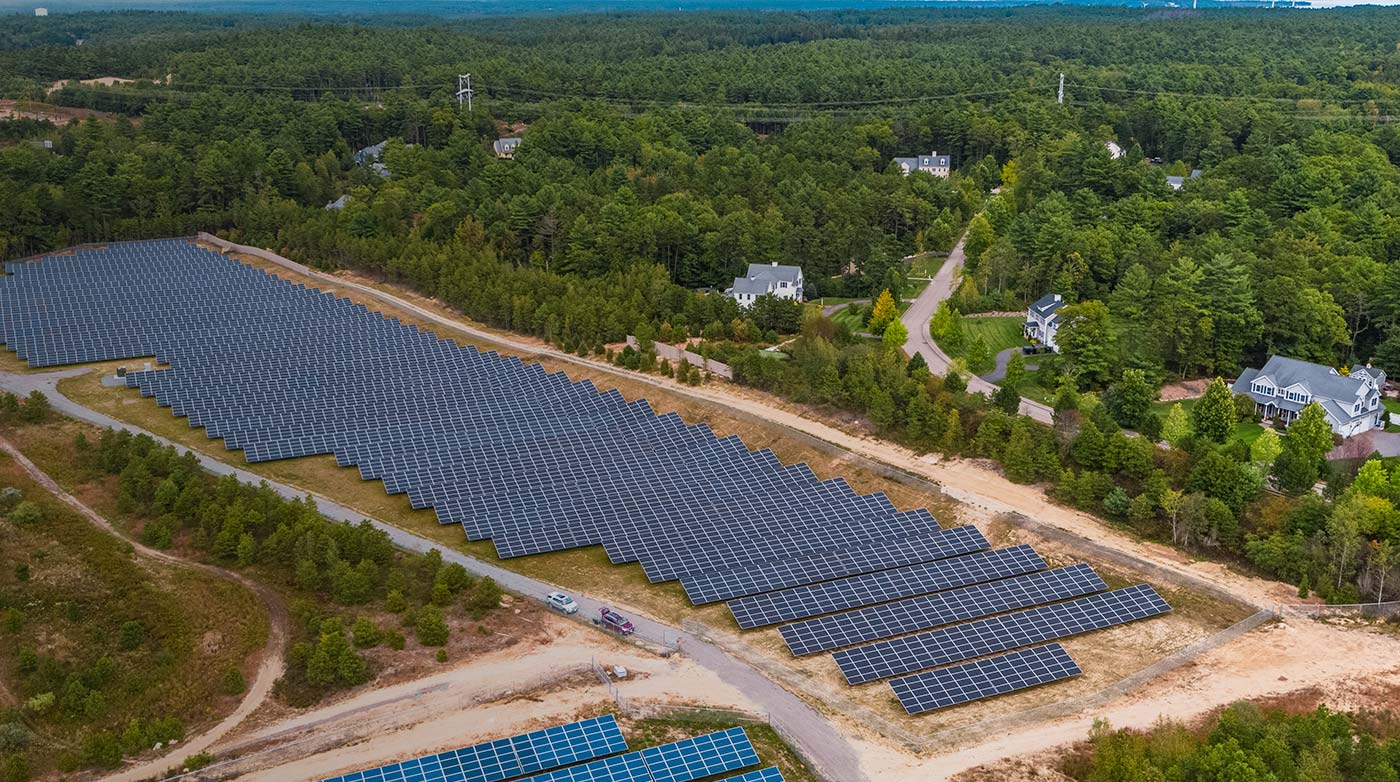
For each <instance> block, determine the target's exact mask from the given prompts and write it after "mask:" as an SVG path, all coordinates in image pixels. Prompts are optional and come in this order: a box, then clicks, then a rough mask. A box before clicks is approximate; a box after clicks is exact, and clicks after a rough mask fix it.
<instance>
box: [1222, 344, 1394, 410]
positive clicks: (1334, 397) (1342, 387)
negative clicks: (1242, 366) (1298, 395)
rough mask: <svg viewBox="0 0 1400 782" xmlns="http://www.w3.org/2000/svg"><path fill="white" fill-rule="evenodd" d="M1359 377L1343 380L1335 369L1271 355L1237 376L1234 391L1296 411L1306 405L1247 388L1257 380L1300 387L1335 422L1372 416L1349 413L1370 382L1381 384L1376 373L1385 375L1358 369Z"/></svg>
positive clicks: (1276, 385)
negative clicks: (1257, 365)
mask: <svg viewBox="0 0 1400 782" xmlns="http://www.w3.org/2000/svg"><path fill="white" fill-rule="evenodd" d="M1360 369H1361V370H1362V376H1361V377H1344V376H1342V375H1341V374H1340V373H1338V372H1337V371H1336V370H1335V369H1333V368H1331V367H1328V366H1323V365H1322V364H1314V363H1311V362H1308V361H1299V360H1298V359H1296V358H1288V357H1287V356H1270V357H1269V360H1268V362H1267V363H1265V364H1264V366H1263V367H1262V368H1260V369H1246V370H1245V371H1243V372H1241V373H1240V376H1239V378H1238V379H1236V380H1235V384H1234V386H1232V388H1231V390H1233V391H1234V392H1235V393H1237V394H1248V395H1249V396H1250V397H1252V398H1254V399H1255V400H1256V401H1258V402H1260V403H1261V404H1272V405H1274V406H1275V407H1278V408H1280V409H1282V410H1289V411H1292V412H1295V413H1296V412H1298V411H1300V410H1302V409H1303V408H1304V407H1305V406H1306V405H1305V404H1303V403H1301V402H1294V401H1291V400H1289V399H1288V398H1287V397H1281V396H1267V397H1266V396H1263V395H1261V394H1256V393H1254V392H1253V391H1252V390H1251V389H1250V386H1252V385H1253V384H1254V381H1255V380H1257V379H1259V378H1261V377H1262V378H1267V379H1268V380H1269V381H1270V383H1272V384H1273V385H1274V387H1276V388H1280V389H1286V388H1290V387H1292V386H1295V385H1296V386H1301V387H1302V388H1304V389H1305V390H1306V391H1307V393H1308V395H1309V396H1310V397H1312V400H1311V401H1314V402H1317V403H1318V404H1320V405H1322V408H1323V409H1324V410H1326V411H1327V413H1328V414H1329V415H1331V416H1332V417H1333V418H1334V419H1336V420H1337V421H1351V420H1354V419H1356V418H1360V417H1362V416H1366V415H1371V414H1372V411H1371V410H1369V409H1368V410H1363V411H1361V412H1360V413H1352V412H1351V406H1352V405H1353V404H1355V402H1356V400H1358V399H1361V398H1364V397H1365V396H1367V395H1368V394H1369V393H1370V391H1371V381H1375V382H1376V383H1377V385H1379V384H1380V383H1383V382H1384V380H1383V379H1377V378H1376V377H1375V376H1376V375H1377V374H1379V375H1381V376H1382V378H1383V376H1384V374H1385V373H1383V372H1380V371H1379V370H1374V369H1369V370H1368V369H1367V368H1366V367H1360Z"/></svg>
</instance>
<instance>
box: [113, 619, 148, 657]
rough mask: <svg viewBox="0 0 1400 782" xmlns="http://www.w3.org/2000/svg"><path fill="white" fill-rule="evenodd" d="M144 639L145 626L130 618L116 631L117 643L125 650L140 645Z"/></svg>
mask: <svg viewBox="0 0 1400 782" xmlns="http://www.w3.org/2000/svg"><path fill="white" fill-rule="evenodd" d="M145 640H146V626H145V625H143V624H141V623H140V622H137V621H135V620H132V621H130V622H126V623H124V624H123V625H122V627H121V630H119V631H117V643H118V644H119V645H120V646H121V648H122V649H123V650H125V651H128V652H129V651H131V650H132V649H135V648H136V647H138V646H140V645H141V644H142V643H144V642H145Z"/></svg>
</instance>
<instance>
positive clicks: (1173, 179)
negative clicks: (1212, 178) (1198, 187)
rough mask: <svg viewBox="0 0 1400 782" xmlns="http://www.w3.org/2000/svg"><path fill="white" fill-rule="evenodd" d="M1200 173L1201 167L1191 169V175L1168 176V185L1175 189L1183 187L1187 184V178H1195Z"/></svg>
mask: <svg viewBox="0 0 1400 782" xmlns="http://www.w3.org/2000/svg"><path fill="white" fill-rule="evenodd" d="M1200 175H1201V170H1200V169H1199V168H1193V169H1191V175H1190V176H1169V177H1167V187H1170V188H1171V189H1173V190H1180V189H1181V188H1183V187H1185V186H1186V180H1188V179H1195V178H1196V177H1199V176H1200Z"/></svg>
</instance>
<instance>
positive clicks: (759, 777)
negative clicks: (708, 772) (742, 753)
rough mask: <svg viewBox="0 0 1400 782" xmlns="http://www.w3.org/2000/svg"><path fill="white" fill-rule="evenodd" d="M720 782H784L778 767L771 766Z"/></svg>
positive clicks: (726, 778)
mask: <svg viewBox="0 0 1400 782" xmlns="http://www.w3.org/2000/svg"><path fill="white" fill-rule="evenodd" d="M720 782H783V774H782V772H781V771H779V770H778V767H777V766H769V767H768V768H761V769H759V770H757V771H750V772H749V773H747V774H740V775H739V776H737V777H725V778H724V779H721V780H720Z"/></svg>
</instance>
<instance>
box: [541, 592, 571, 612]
mask: <svg viewBox="0 0 1400 782" xmlns="http://www.w3.org/2000/svg"><path fill="white" fill-rule="evenodd" d="M544 602H545V603H546V604H547V605H548V606H549V607H550V608H553V609H554V610H555V611H558V612H559V613H561V614H577V613H578V603H576V602H574V599H573V598H572V597H569V596H568V595H566V594H564V593H563V592H550V593H549V594H548V595H546V596H545V598H544Z"/></svg>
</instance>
